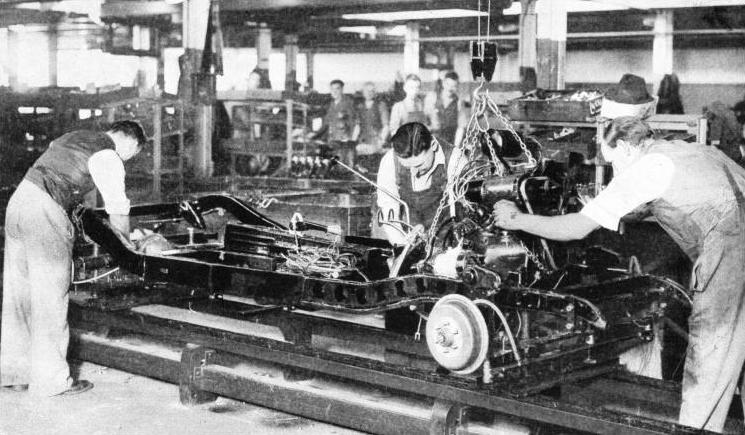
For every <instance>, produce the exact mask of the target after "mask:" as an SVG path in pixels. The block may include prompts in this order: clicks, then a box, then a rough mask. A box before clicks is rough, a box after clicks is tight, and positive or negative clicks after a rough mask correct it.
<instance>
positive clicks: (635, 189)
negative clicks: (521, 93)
mask: <svg viewBox="0 0 745 435" xmlns="http://www.w3.org/2000/svg"><path fill="white" fill-rule="evenodd" d="M601 147H602V153H603V156H604V157H605V159H606V160H607V161H608V162H610V163H612V165H613V168H614V174H615V176H614V178H613V180H612V181H611V182H610V183H609V184H608V187H607V188H606V189H605V190H603V191H602V192H601V193H600V194H599V195H598V196H597V197H596V198H594V199H593V200H591V201H590V202H588V203H587V205H586V206H585V207H584V208H583V209H582V210H581V211H580V212H579V213H571V214H566V215H561V216H551V217H549V216H535V215H529V214H524V213H521V212H520V211H519V209H518V208H517V207H516V206H515V204H514V203H512V202H509V201H502V202H499V203H497V204H496V205H495V207H494V214H495V221H496V224H497V225H498V226H499V227H501V228H504V229H507V230H520V231H525V232H528V233H531V234H535V235H537V236H540V237H544V238H547V239H552V240H575V239H581V238H583V237H585V236H586V235H587V234H589V233H590V232H591V231H593V230H595V229H596V228H598V227H600V226H602V227H605V228H608V229H611V230H617V229H618V225H619V222H620V219H621V218H622V217H623V216H624V215H626V214H628V213H630V212H632V211H636V210H641V209H642V208H645V209H646V210H648V211H649V212H651V213H652V215H653V216H654V217H655V218H656V219H657V221H658V222H659V224H660V226H661V227H662V228H663V229H664V230H665V231H666V232H667V233H668V234H669V235H670V237H672V238H673V240H675V241H676V243H677V244H678V245H679V246H680V248H681V249H682V250H683V251H684V252H685V253H686V254H687V255H688V257H690V259H691V260H692V261H693V263H694V266H693V274H692V279H691V287H692V291H693V307H692V312H691V315H690V317H689V319H688V322H689V340H688V350H687V355H686V362H685V373H684V375H683V401H682V405H681V409H680V417H679V422H680V423H681V424H684V425H687V426H692V427H695V428H698V429H706V430H710V431H714V432H721V431H722V429H723V426H724V422H725V418H726V416H727V411H728V410H729V407H730V403H731V401H732V396H733V392H734V390H735V387H736V386H737V385H736V384H737V382H738V378H739V376H740V371H741V369H742V367H743V362H744V361H745V345H743V343H745V268H743V265H744V264H745V197H744V196H743V189H745V170H743V169H742V168H741V167H739V166H738V165H737V164H736V163H735V162H733V161H732V160H731V159H729V158H728V157H727V156H726V155H725V154H724V153H722V152H721V151H720V150H718V149H716V148H715V147H711V146H705V145H702V144H697V143H687V142H683V141H665V140H655V139H654V138H652V134H651V130H650V127H649V125H647V124H646V123H645V122H644V121H642V120H640V119H639V118H634V117H619V118H616V119H615V120H614V121H613V123H612V125H611V127H610V129H609V131H608V134H607V135H606V137H605V139H604V142H603V143H602V145H601Z"/></svg>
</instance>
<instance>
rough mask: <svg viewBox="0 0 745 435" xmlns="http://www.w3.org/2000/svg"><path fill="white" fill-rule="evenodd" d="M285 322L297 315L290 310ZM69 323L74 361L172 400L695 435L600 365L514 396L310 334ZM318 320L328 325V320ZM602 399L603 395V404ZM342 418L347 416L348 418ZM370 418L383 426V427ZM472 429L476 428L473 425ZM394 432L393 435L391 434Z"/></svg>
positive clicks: (662, 394)
mask: <svg viewBox="0 0 745 435" xmlns="http://www.w3.org/2000/svg"><path fill="white" fill-rule="evenodd" d="M184 311H185V312H187V311H186V310H184ZM287 315H288V316H290V317H295V318H297V317H298V315H295V314H292V313H287ZM280 316H281V314H280ZM70 317H71V325H72V327H73V328H74V330H75V331H76V333H75V335H74V340H73V342H74V343H76V344H77V345H76V346H74V349H75V353H74V355H75V356H77V357H78V358H80V359H83V360H88V361H92V362H95V363H99V364H102V365H106V366H111V367H115V368H120V369H123V370H125V371H129V372H133V373H138V374H142V375H145V376H150V377H154V378H158V379H162V380H166V381H168V382H174V383H175V382H178V383H179V385H180V390H181V400H182V402H184V403H186V404H194V403H200V402H203V401H207V400H211V399H213V398H214V397H215V395H221V396H226V397H232V398H236V399H240V400H244V401H247V402H252V403H256V404H259V405H263V406H268V407H272V408H276V409H280V410H285V411H287V412H291V413H295V414H299V415H303V416H307V417H310V418H314V419H318V420H324V421H328V422H331V423H334V424H338V425H343V426H347V427H352V428H357V429H359V430H364V431H372V432H374V433H404V432H405V433H437V434H440V433H443V434H444V433H451V432H449V431H452V430H454V428H455V427H456V426H457V425H463V424H466V423H467V422H468V419H467V418H466V414H468V413H469V412H471V410H474V412H476V413H478V412H483V411H488V412H490V413H492V415H493V414H494V413H498V414H499V415H503V416H504V415H506V416H509V418H515V419H518V420H519V421H522V422H530V424H533V425H535V424H540V425H548V426H552V427H556V426H558V427H563V428H567V431H568V433H577V431H582V432H589V433H601V434H617V433H624V434H640V435H641V434H668V433H680V434H684V433H701V432H700V431H695V430H693V429H691V428H686V427H683V426H679V425H676V424H674V423H672V422H671V421H673V420H674V419H675V414H674V413H675V411H676V410H677V406H678V402H677V401H678V400H679V394H680V393H679V387H677V386H676V385H675V384H672V383H668V382H656V381H651V380H645V379H642V378H638V377H634V376H629V375H623V374H617V372H616V371H614V370H612V369H613V368H612V367H611V368H607V367H599V368H598V376H599V375H600V374H602V373H604V372H605V373H610V374H607V376H604V377H600V378H597V380H596V381H587V380H583V381H578V380H576V379H572V377H571V376H567V377H566V379H564V381H565V382H563V383H562V386H561V387H560V388H559V387H555V388H553V389H551V390H549V391H547V392H545V393H543V394H533V395H529V396H527V397H515V396H514V395H510V394H508V393H506V392H504V391H499V389H496V388H490V387H489V386H484V385H478V383H477V382H474V380H473V379H468V378H465V379H464V378H459V377H454V376H449V375H446V374H440V373H438V372H437V371H423V370H416V369H412V368H409V367H405V366H403V367H402V366H400V365H395V364H390V363H385V362H381V361H377V360H372V359H368V358H362V357H355V356H348V355H342V354H339V353H333V352H327V351H322V350H318V349H314V348H312V347H311V346H310V345H309V343H310V334H311V331H310V330H305V331H304V330H301V329H294V332H293V333H294V334H295V336H294V337H292V338H293V340H292V341H293V343H290V342H288V341H283V340H273V339H267V338H263V337H259V336H253V335H246V334H238V333H234V332H229V331H226V330H222V329H217V328H211V327H206V326H200V325H196V324H192V323H187V322H185V321H182V320H179V319H178V318H177V317H178V316H174V317H173V318H171V317H168V318H164V317H158V316H153V315H149V314H144V313H142V312H137V311H133V310H131V309H128V310H120V311H115V312H111V311H108V312H107V311H101V310H97V309H92V308H85V307H81V306H79V305H76V304H71V306H70ZM288 320H290V319H289V318H288ZM315 322H318V321H317V320H316V321H315ZM288 323H289V322H288ZM321 323H323V324H324V325H325V326H324V327H326V328H328V327H330V325H332V324H334V323H335V321H334V320H328V321H325V320H324V321H323V322H321ZM338 323H343V325H340V328H342V330H344V329H345V328H346V330H349V329H350V327H349V323H346V322H338ZM351 329H354V328H351ZM101 330H107V331H108V330H111V331H122V332H126V333H128V334H137V335H138V336H144V337H146V338H148V339H150V340H154V341H156V342H157V341H160V342H167V343H171V344H174V345H175V346H177V348H178V347H180V348H181V349H182V350H181V352H180V353H179V352H178V350H177V351H175V353H174V354H173V355H180V356H173V357H171V358H164V357H162V356H158V355H149V354H147V353H142V352H137V351H133V350H127V349H123V348H119V347H117V346H116V345H115V344H114V341H107V340H98V341H91V339H90V334H86V331H101ZM383 334H386V333H385V332H383ZM285 335H287V334H285ZM85 337H88V338H85ZM187 344H188V346H187ZM240 361H260V362H261V363H264V364H271V365H273V366H278V365H279V366H282V367H284V368H285V369H286V370H287V371H288V373H289V375H287V377H288V378H289V379H309V378H311V377H313V374H322V375H324V376H330V377H332V378H334V379H338V380H343V381H345V382H349V383H350V384H352V383H353V384H356V385H364V386H368V387H369V386H372V387H375V388H378V389H380V388H382V389H384V390H385V391H389V392H395V394H400V395H402V397H408V396H411V397H417V398H419V400H420V405H417V406H419V407H420V408H421V407H422V406H424V407H425V408H427V406H430V405H431V409H429V408H427V409H428V411H427V412H428V413H430V414H431V417H432V418H429V417H428V418H427V419H425V420H427V421H426V422H423V420H422V418H421V415H420V414H421V412H413V414H412V415H409V416H401V415H399V413H395V412H394V413H391V412H390V411H385V410H381V409H377V410H374V409H373V410H374V411H375V412H373V413H372V415H373V417H374V418H371V417H370V414H371V413H370V412H365V409H366V408H370V407H371V406H372V407H373V408H374V406H373V405H370V403H367V402H365V403H367V405H364V406H363V404H360V403H357V404H353V403H347V402H345V401H343V400H342V401H339V400H336V399H333V397H331V398H329V397H325V398H323V400H320V398H319V397H318V396H317V395H315V396H314V395H313V394H310V393H308V392H307V391H300V390H298V389H297V388H295V387H291V386H290V387H288V386H286V385H285V386H284V387H280V386H277V385H271V386H270V385H268V384H266V383H262V382H261V380H260V379H258V380H257V379H256V378H252V377H246V376H244V375H241V374H239V373H237V372H235V371H234V370H233V369H232V367H234V366H235V365H236V364H237V362H240ZM604 395H607V396H608V397H607V398H604ZM412 400H413V399H412ZM318 403H323V404H324V405H323V406H320V405H318ZM421 403H425V404H427V403H429V404H430V405H421ZM326 405H328V407H327V406H326ZM319 406H320V408H319ZM321 408H323V409H321ZM640 409H644V411H640ZM420 411H421V410H420ZM378 413H382V414H380V415H379V414H378ZM350 415H351V416H355V418H353V419H352V418H350V417H349V416H350ZM397 415H399V416H398V417H397ZM428 415H429V414H428ZM417 416H418V417H417ZM389 417H390V420H388V418H389ZM373 420H375V421H373ZM379 420H384V421H387V422H388V425H385V424H383V423H380V422H379ZM376 421H378V423H376ZM473 424H476V426H478V423H473ZM422 425H424V426H422ZM396 427H397V428H398V429H397V430H393V429H392V428H396ZM462 427H465V426H461V428H462ZM407 428H409V429H411V431H408V430H407ZM423 428H424V429H423ZM402 429H403V430H404V432H401V430H402ZM422 431H425V432H422ZM459 433H468V432H462V431H461V432H459Z"/></svg>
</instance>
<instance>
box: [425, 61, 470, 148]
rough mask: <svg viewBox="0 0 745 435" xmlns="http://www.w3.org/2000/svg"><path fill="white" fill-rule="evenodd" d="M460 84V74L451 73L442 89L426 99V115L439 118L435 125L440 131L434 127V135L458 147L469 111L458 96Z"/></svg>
mask: <svg viewBox="0 0 745 435" xmlns="http://www.w3.org/2000/svg"><path fill="white" fill-rule="evenodd" d="M458 84H459V82H458V74H457V73H456V72H455V71H449V72H448V73H446V74H445V77H444V78H443V80H442V89H441V90H440V91H439V92H437V91H435V92H431V93H429V94H427V98H426V99H425V113H433V114H435V116H436V117H437V122H436V123H435V124H436V125H437V126H438V127H439V129H437V130H435V129H434V127H433V130H432V133H433V134H434V135H436V136H437V137H440V138H443V139H445V140H446V141H448V142H450V143H451V144H453V145H454V146H456V147H457V146H460V143H461V141H462V140H463V134H464V133H465V131H466V125H467V124H468V109H467V108H466V106H465V102H464V101H463V100H462V99H461V98H460V97H459V96H458Z"/></svg>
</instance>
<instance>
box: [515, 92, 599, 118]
mask: <svg viewBox="0 0 745 435" xmlns="http://www.w3.org/2000/svg"><path fill="white" fill-rule="evenodd" d="M575 92H576V90H561V91H545V93H546V96H547V98H546V99H536V98H535V97H520V98H516V99H514V100H511V101H510V102H509V105H508V106H507V115H509V117H510V119H512V120H515V121H554V122H595V117H596V116H597V115H599V114H600V107H601V105H602V103H603V98H602V97H601V96H598V97H596V98H593V99H590V100H587V101H569V100H566V99H565V98H566V97H568V96H569V95H571V94H573V93H575Z"/></svg>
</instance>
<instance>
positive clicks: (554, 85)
mask: <svg viewBox="0 0 745 435" xmlns="http://www.w3.org/2000/svg"><path fill="white" fill-rule="evenodd" d="M537 12H538V20H537V21H538V23H537V26H536V35H537V41H536V58H537V62H536V63H537V67H538V68H537V71H536V72H537V75H538V87H541V88H547V89H564V75H565V71H566V40H567V11H566V7H565V5H564V4H563V3H562V2H557V1H540V2H538V4H537Z"/></svg>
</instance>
